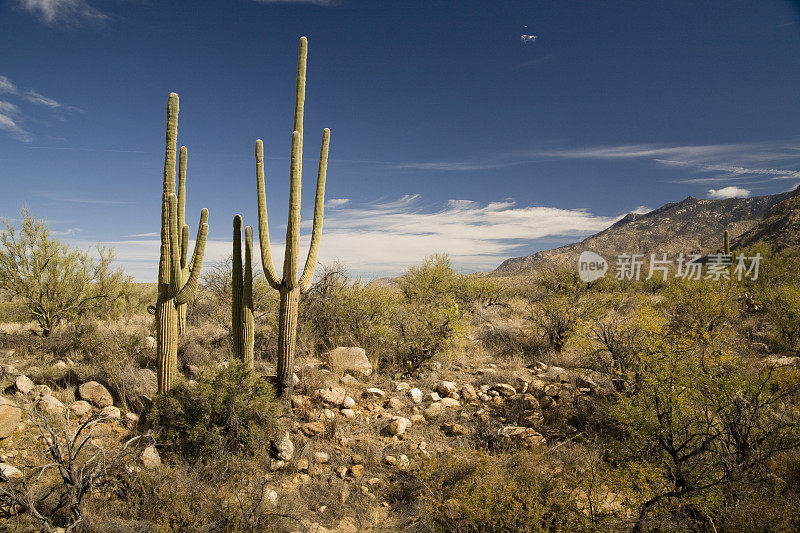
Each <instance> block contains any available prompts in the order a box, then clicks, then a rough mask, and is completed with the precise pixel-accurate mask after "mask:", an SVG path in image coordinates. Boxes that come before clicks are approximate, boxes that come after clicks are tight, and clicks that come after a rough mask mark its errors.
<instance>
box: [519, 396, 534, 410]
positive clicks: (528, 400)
mask: <svg viewBox="0 0 800 533" xmlns="http://www.w3.org/2000/svg"><path fill="white" fill-rule="evenodd" d="M519 404H520V406H521V407H522V409H524V410H528V411H535V410H536V409H539V400H537V399H536V396H534V395H533V394H526V395H525V396H523V397H522V398H520V400H519Z"/></svg>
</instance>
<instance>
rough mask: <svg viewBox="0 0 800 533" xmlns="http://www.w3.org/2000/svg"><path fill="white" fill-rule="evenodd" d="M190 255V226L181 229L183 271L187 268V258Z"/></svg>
mask: <svg viewBox="0 0 800 533" xmlns="http://www.w3.org/2000/svg"><path fill="white" fill-rule="evenodd" d="M188 255H189V226H187V225H186V224H184V225H183V228H182V229H181V270H183V269H185V268H186V257H187V256H188Z"/></svg>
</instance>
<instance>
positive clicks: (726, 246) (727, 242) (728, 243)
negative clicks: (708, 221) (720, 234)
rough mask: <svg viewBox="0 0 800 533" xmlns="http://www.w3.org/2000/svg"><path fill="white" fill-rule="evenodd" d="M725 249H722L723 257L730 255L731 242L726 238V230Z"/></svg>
mask: <svg viewBox="0 0 800 533" xmlns="http://www.w3.org/2000/svg"><path fill="white" fill-rule="evenodd" d="M724 239H725V245H724V246H725V247H724V248H723V253H724V254H725V255H731V241H730V237H729V236H728V230H725V237H724Z"/></svg>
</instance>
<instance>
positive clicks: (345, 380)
mask: <svg viewBox="0 0 800 533" xmlns="http://www.w3.org/2000/svg"><path fill="white" fill-rule="evenodd" d="M339 383H341V384H342V385H344V386H346V387H360V386H361V382H360V381H358V379H356V378H355V377H353V376H351V375H350V374H345V375H344V376H342V377H341V379H340V380H339Z"/></svg>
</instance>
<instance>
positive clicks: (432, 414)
mask: <svg viewBox="0 0 800 533" xmlns="http://www.w3.org/2000/svg"><path fill="white" fill-rule="evenodd" d="M443 411H444V405H442V403H441V402H433V403H432V404H430V405H429V406H428V407H426V408H425V411H424V412H423V414H424V415H425V418H427V419H430V418H436V417H437V416H439V415H440V414H442V412H443Z"/></svg>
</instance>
